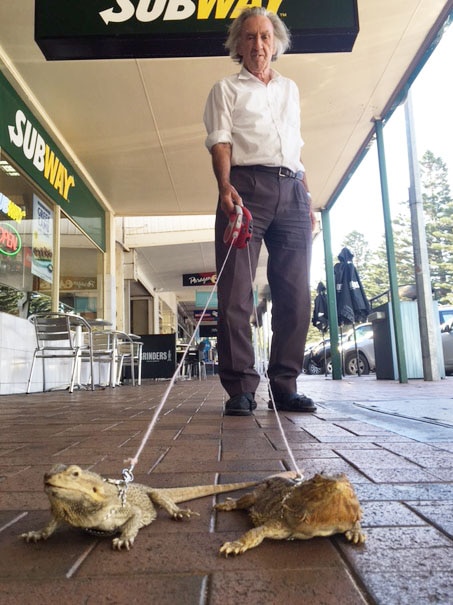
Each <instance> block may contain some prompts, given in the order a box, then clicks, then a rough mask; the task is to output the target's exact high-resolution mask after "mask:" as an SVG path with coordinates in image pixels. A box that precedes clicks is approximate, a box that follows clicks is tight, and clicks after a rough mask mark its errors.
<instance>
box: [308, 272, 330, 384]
mask: <svg viewBox="0 0 453 605" xmlns="http://www.w3.org/2000/svg"><path fill="white" fill-rule="evenodd" d="M316 291H317V293H318V294H317V295H316V298H315V303H314V308H313V318H312V320H311V323H312V324H313V325H314V326H315V328H318V330H320V331H321V332H322V346H323V350H324V373H325V375H326V376H327V359H326V341H325V334H326V332H327V329H328V327H329V312H328V305H327V292H326V287H325V285H324V284H323V283H322V281H320V282H319V284H318V287H317V288H316Z"/></svg>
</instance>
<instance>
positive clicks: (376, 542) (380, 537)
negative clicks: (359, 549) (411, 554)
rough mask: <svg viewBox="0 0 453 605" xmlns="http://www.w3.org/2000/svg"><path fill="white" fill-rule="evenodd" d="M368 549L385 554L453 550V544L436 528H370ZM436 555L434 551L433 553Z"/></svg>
mask: <svg viewBox="0 0 453 605" xmlns="http://www.w3.org/2000/svg"><path fill="white" fill-rule="evenodd" d="M366 533H367V541H366V548H367V549H373V552H374V553H380V552H382V553H384V551H387V550H401V549H409V550H410V549H412V550H415V549H417V548H425V549H427V548H431V549H435V548H442V547H449V548H452V551H451V553H452V556H453V542H452V541H451V540H450V539H449V538H448V537H447V536H445V535H444V534H443V533H441V532H440V531H439V530H437V529H436V528H435V527H431V526H424V527H392V528H391V529H388V528H386V527H370V528H369V529H367V532H366ZM432 554H433V555H434V551H433V553H432Z"/></svg>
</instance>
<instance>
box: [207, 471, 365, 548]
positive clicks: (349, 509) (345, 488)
mask: <svg viewBox="0 0 453 605" xmlns="http://www.w3.org/2000/svg"><path fill="white" fill-rule="evenodd" d="M215 508H216V509H217V510H219V511H230V510H239V509H242V510H247V511H248V512H249V515H250V517H251V520H252V522H253V525H254V526H255V527H254V528H253V529H251V530H250V531H248V532H246V533H245V534H244V535H243V536H241V537H240V538H239V539H238V540H235V541H234V542H225V544H223V546H222V547H221V548H220V552H221V553H223V554H225V555H226V556H228V555H229V554H234V555H238V554H241V553H243V552H245V551H246V550H248V549H250V548H254V547H255V546H258V545H259V544H261V542H262V541H263V540H264V538H271V539H274V540H294V539H298V540H308V539H310V538H313V537H315V536H331V535H333V534H337V533H344V535H345V536H346V538H347V539H348V540H349V541H350V542H353V543H354V544H360V543H362V542H365V539H366V536H365V535H364V534H363V533H362V531H361V527H360V519H361V516H362V511H361V509H360V504H359V501H358V499H357V496H356V494H355V492H354V488H353V487H352V485H351V483H350V482H349V480H348V479H347V477H346V475H343V474H341V475H336V476H331V477H329V476H326V475H319V474H317V475H315V476H314V477H312V478H311V479H308V480H306V481H301V480H299V481H297V480H292V479H288V478H284V477H278V476H275V477H270V478H269V479H267V480H265V481H264V482H262V483H259V484H258V486H257V487H256V488H255V489H254V491H252V492H250V493H248V494H245V495H244V496H242V497H241V498H239V499H238V500H234V499H232V498H228V499H227V500H226V502H223V503H222V504H217V505H216V506H215Z"/></svg>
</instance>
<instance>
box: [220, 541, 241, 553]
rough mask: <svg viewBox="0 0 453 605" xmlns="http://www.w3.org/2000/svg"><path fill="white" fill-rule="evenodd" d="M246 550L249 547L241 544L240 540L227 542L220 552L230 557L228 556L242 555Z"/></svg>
mask: <svg viewBox="0 0 453 605" xmlns="http://www.w3.org/2000/svg"><path fill="white" fill-rule="evenodd" d="M246 550H247V547H246V546H244V544H242V542H239V540H235V541H234V542H225V544H223V546H221V547H220V550H219V552H220V553H221V554H224V555H225V556H226V557H228V555H240V554H242V553H243V552H245V551H246Z"/></svg>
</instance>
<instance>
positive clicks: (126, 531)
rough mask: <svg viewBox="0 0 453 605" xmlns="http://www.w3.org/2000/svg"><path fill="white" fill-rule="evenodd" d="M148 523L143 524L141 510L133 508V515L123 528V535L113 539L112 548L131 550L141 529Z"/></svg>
mask: <svg viewBox="0 0 453 605" xmlns="http://www.w3.org/2000/svg"><path fill="white" fill-rule="evenodd" d="M144 525H147V523H144V522H143V513H142V510H141V508H139V507H138V506H133V507H132V508H131V514H130V516H129V518H128V519H127V521H126V523H124V525H122V526H121V528H118V529H121V533H120V535H119V536H118V537H117V538H113V540H112V546H113V548H114V550H122V549H123V548H125V549H126V550H130V549H131V548H132V546H133V544H134V540H135V538H136V537H137V534H138V531H139V529H141V528H142V527H143V526H144Z"/></svg>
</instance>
